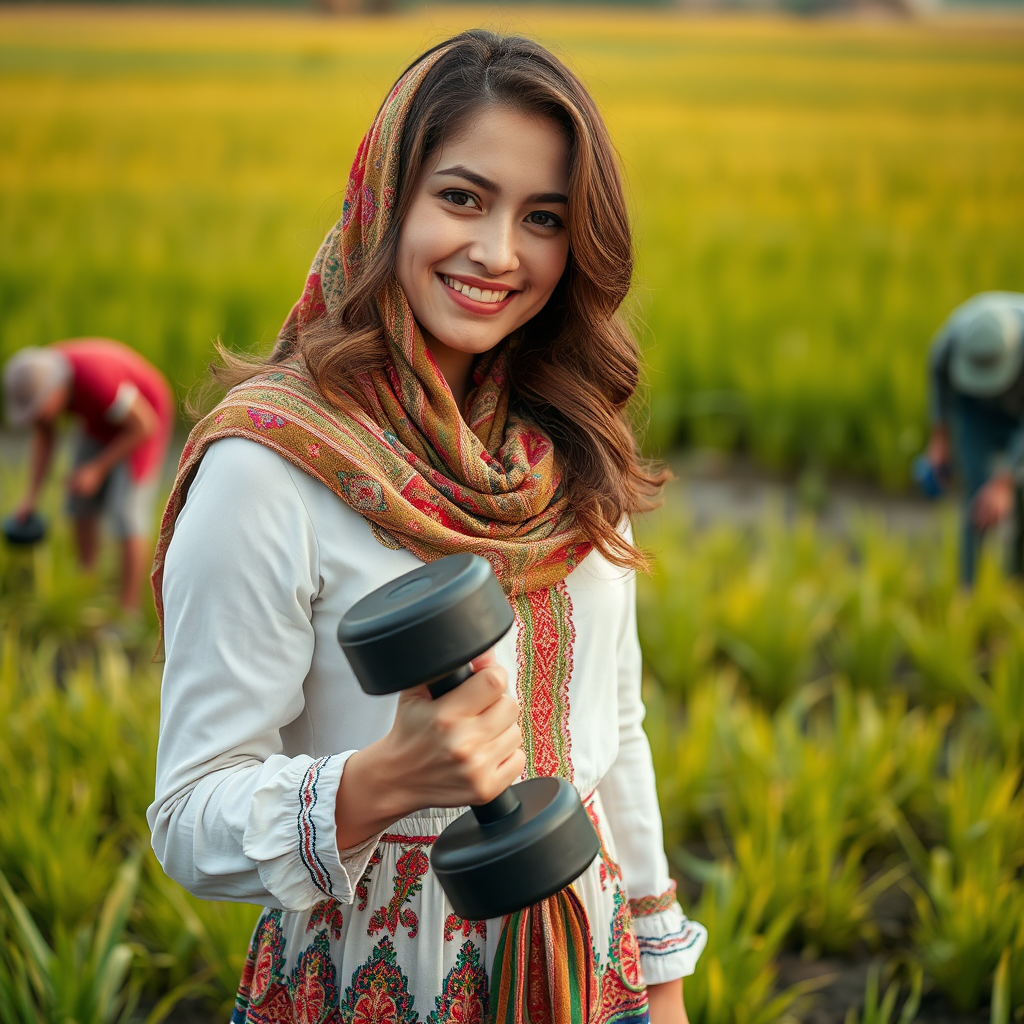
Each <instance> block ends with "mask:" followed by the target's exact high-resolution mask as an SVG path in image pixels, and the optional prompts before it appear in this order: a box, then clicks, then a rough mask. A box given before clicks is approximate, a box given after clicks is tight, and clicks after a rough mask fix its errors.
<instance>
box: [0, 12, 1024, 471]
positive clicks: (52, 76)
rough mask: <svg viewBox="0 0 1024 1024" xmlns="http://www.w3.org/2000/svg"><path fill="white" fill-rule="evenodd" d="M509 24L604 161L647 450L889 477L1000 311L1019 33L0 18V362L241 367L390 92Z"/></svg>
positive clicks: (198, 369)
mask: <svg viewBox="0 0 1024 1024" xmlns="http://www.w3.org/2000/svg"><path fill="white" fill-rule="evenodd" d="M479 23H485V24H489V25H492V26H496V27H498V28H502V29H512V30H517V31H526V32H529V33H532V34H534V35H536V36H538V37H539V38H541V39H542V40H544V41H546V42H548V43H550V44H551V45H553V46H555V47H556V48H557V49H558V50H559V51H560V52H563V53H564V54H565V55H566V56H567V58H568V59H569V60H570V61H571V63H573V64H574V66H575V67H576V68H577V69H578V70H579V72H580V73H581V74H582V76H583V77H584V79H585V80H586V81H587V82H588V84H589V85H590V86H591V88H592V89H593V92H594V94H595V95H596V97H597V99H598V101H599V103H600V104H601V106H602V108H603V110H604V111H605V114H606V116H607V119H608V122H609V125H610V128H611V131H612V133H613V136H614V138H615V140H616V143H617V145H618V147H619V149H620V151H621V153H622V156H623V159H624V162H625V167H626V171H627V175H628V178H629V183H630V191H631V196H632V202H633V205H634V207H635V211H636V223H637V239H638V245H639V274H638V287H637V290H636V294H635V301H634V310H635V312H636V314H637V316H638V318H639V323H640V330H641V334H642V336H643V339H644V343H645V345H646V347H647V350H648V353H649V362H650V380H651V384H652V391H651V432H650V444H651V446H652V447H653V448H656V449H664V448H666V447H667V446H670V445H673V444H676V443H678V442H680V441H695V442H699V443H701V444H711V445H717V446H725V447H734V446H741V447H744V448H745V449H747V450H749V451H750V452H752V453H753V454H754V455H755V456H756V457H757V458H758V459H760V460H762V461H764V462H766V463H768V464H771V465H773V466H801V465H812V466H815V467H820V468H825V469H832V468H843V469H845V470H848V471H850V470H852V471H855V472H859V473H865V474H869V475H871V476H874V477H875V478H877V479H879V480H881V481H883V482H885V483H887V484H890V485H897V484H899V483H901V482H902V481H903V480H904V479H905V471H906V464H907V460H908V457H909V456H910V455H911V454H912V453H913V452H914V451H915V450H916V449H917V448H919V446H920V445H921V443H922V440H923V436H924V434H923V431H924V427H925V421H924V404H923V403H924V379H923V368H922V360H923V356H924V352H925V350H926V347H927V344H928V340H929V338H930V336H931V334H932V333H933V332H934V330H935V329H936V328H937V326H938V325H939V323H940V322H941V320H942V319H943V318H944V316H945V315H946V314H947V313H948V312H949V310H950V309H951V308H952V307H953V306H955V305H956V304H957V303H959V302H961V301H963V300H964V299H965V298H967V297H968V296H969V295H971V294H972V293H974V292H976V291H978V290H981V289H986V288H1007V289H1024V250H1022V249H1021V246H1020V244H1019V240H1020V238H1021V234H1022V231H1024V121H1022V120H1021V118H1020V111H1021V108H1022V103H1024V76H1022V75H1021V73H1020V71H1021V64H1022V61H1024V32H1022V30H1021V27H1020V25H1019V24H1018V23H1014V22H1012V21H1006V22H1002V23H998V22H996V23H993V22H988V23H986V22H977V23H971V22H970V21H966V22H964V21H959V22H937V23H917V24H914V23H908V24H896V25H880V24H874V25H857V24H851V23H836V22H831V23H826V22H820V23H807V22H795V21H794V22H789V21H784V20H776V21H769V20H742V21H741V20H734V19H730V20H718V21H715V20H700V19H692V18H681V17H678V16H676V15H673V14H672V13H671V12H657V11H630V12H616V11H612V10H607V9H605V10H600V11H594V12H586V13H584V12H583V11H581V10H580V9H575V10H573V11H572V12H559V11H557V10H556V11H542V10H536V9H526V10H524V9H520V11H519V12H518V13H517V14H516V15H514V16H513V15H511V14H509V13H507V12H505V13H502V12H501V11H500V9H498V10H495V9H493V8H486V9H475V8H468V7H466V8H448V9H444V8H440V9H431V10H430V11H429V12H428V13H426V14H409V15H402V16H396V17H393V18H389V19H383V20H373V19H366V18H360V19H348V20H326V19H323V18H321V17H317V16H311V15H289V14H282V13H278V14H254V13H249V14H246V13H241V12H239V13H236V14H227V13H224V12H220V13H215V12H208V11H206V12H186V11H182V12H176V13H171V12H167V11H143V12H139V11H129V10H125V11H117V12H111V11H88V10H77V11H72V10H69V9H61V10H60V11H46V10H42V9H34V8H26V9H18V8H8V9H7V10H5V11H4V12H2V13H0V99H2V102H0V355H7V354H10V353H11V352H12V351H14V350H15V349H16V348H17V347H19V346H21V345H24V344H30V343H45V342H47V341H50V340H53V339H56V338H58V337H62V336H69V335H76V334H107V335H112V336H114V337H119V338H123V339H125V340H127V341H128V342H130V343H131V344H133V345H135V346H137V347H138V348H139V349H141V350H142V351H143V352H145V353H146V354H148V355H149V356H151V357H152V358H153V359H154V360H155V361H156V362H157V363H158V364H159V365H160V366H162V367H163V368H164V369H165V370H166V371H167V372H168V374H169V375H170V376H171V378H172V379H173V380H174V382H175V383H176V384H177V385H178V386H179V388H181V389H184V388H186V387H187V386H188V385H190V384H191V383H192V382H193V381H195V380H196V379H197V378H198V377H199V376H201V374H202V372H203V366H204V364H205V362H206V361H207V360H208V359H209V357H210V354H211V345H210V343H211V339H212V338H214V337H216V336H221V337H223V338H224V340H225V341H226V342H228V343H229V344H230V345H234V346H236V347H240V348H247V349H248V348H261V347H262V348H265V347H266V346H268V345H269V344H270V342H271V341H272V339H273V337H274V334H275V332H276V329H277V327H278V326H279V324H280V323H281V321H282V320H283V318H284V316H285V314H286V313H287V311H288V309H289V308H290V306H291V303H292V302H293V301H294V300H295V299H296V297H297V296H298V294H299V291H300V290H301V284H302V280H303V276H304V273H305V271H306V269H307V267H308V264H309V261H310V259H311V257H312V255H313V253H314V251H315V249H316V247H317V245H318V243H319V241H320V239H321V237H322V235H323V233H324V232H325V230H326V229H327V227H329V226H330V224H331V223H332V222H333V220H334V219H335V217H336V216H337V213H338V208H339V205H340V190H341V189H343V187H344V182H345V180H346V176H347V170H348V165H349V162H350V160H351V156H352V154H353V152H354V149H355V145H356V143H357V141H358V139H359V137H360V135H361V133H362V131H363V130H364V129H365V127H366V125H367V123H368V121H369V119H370V117H371V116H372V113H373V110H374V109H375V107H376V105H377V103H378V102H379V100H380V97H381V96H382V95H383V93H384V91H385V89H386V88H387V86H388V84H389V83H390V81H391V80H392V79H393V77H394V76H395V74H396V73H397V72H398V71H399V70H400V69H401V67H402V66H403V63H404V62H406V61H408V60H409V59H410V58H411V57H412V56H413V55H414V54H415V53H416V52H418V51H419V50H420V49H422V48H423V47H424V46H426V45H428V44H430V43H431V42H434V41H437V40H438V39H440V38H443V37H444V36H445V34H447V33H449V32H451V31H453V30H455V29H458V28H462V27H466V26H469V25H473V24H479Z"/></svg>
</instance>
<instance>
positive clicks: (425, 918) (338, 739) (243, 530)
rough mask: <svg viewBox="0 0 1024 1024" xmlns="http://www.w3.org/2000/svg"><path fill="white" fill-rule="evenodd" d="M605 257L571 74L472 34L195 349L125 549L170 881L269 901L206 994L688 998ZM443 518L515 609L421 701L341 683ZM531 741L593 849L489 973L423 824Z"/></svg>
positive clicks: (482, 948) (608, 164) (587, 1012)
mask: <svg viewBox="0 0 1024 1024" xmlns="http://www.w3.org/2000/svg"><path fill="white" fill-rule="evenodd" d="M630 274H631V247H630V236H629V228H628V223H627V218H626V212H625V204H624V201H623V196H622V190H621V185H620V181H619V175H618V170H617V167H616V163H615V159H614V155H613V151H612V147H611V144H610V142H609V140H608V137H607V133H606V130H605V128H604V125H603V124H602V122H601V119H600V116H599V114H598V113H597V111H596V109H595V107H594V104H593V102H592V100H591V99H590V97H589V96H588V95H587V93H586V91H585V90H584V89H583V87H582V86H581V85H580V83H579V82H578V81H577V80H576V79H575V78H574V77H573V76H572V75H571V73H570V72H569V71H568V70H567V69H566V68H565V67H564V66H563V65H562V64H561V63H560V62H558V61H557V60H556V59H555V58H554V57H553V56H552V55H551V54H550V53H548V51H546V50H545V49H543V48H542V47H540V46H539V45H537V44H535V43H533V42H530V41H528V40H523V39H514V38H509V39H501V38H499V37H497V36H494V35H491V34H490V33H486V32H482V31H474V32H467V33H463V34H462V35H460V36H456V37H455V38H454V39H451V40H449V41H448V42H446V43H444V44H442V45H440V46H438V47H436V48H434V49H433V50H430V51H429V52H428V53H426V54H424V55H423V56H422V57H421V58H420V59H419V60H417V61H416V62H415V63H414V64H413V65H412V66H411V67H410V68H409V69H408V70H407V71H406V72H405V74H403V76H402V77H401V78H400V79H399V81H398V83H397V84H396V85H395V87H394V89H393V90H392V91H391V93H390V95H389V96H388V98H387V99H386V100H385V102H384V104H383V105H382V107H381V108H380V110H379V112H378V114H377V117H376V119H375V121H374V123H373V125H372V126H371V128H370V130H369V132H368V133H367V135H366V137H365V138H364V140H363V142H362V144H361V146H360V148H359V152H358V154H357V156H356V160H355V163H354V165H353V169H352V175H351V178H350V181H349V185H348V189H347V192H346V197H345V203H344V207H343V212H342V218H341V221H340V222H339V224H338V225H337V226H336V227H335V228H334V230H333V231H332V232H331V233H330V234H329V235H328V237H327V239H326V240H325V242H324V244H323V245H322V246H321V249H320V251H319V253H318V254H317V257H316V259H315V261H314V263H313V267H312V270H311V272H310V275H309V278H308V280H307V282H306V288H305V290H304V292H303V295H302V297H301V299H300V300H299V302H298V303H297V305H296V306H295V309H294V310H293V311H292V314H291V316H290V317H289V319H288V321H287V322H286V324H285V327H284V329H283V330H282V333H281V336H280V338H279V340H278V344H277V347H276V348H275V351H274V353H273V355H272V356H271V359H270V362H269V364H263V365H260V366H252V365H249V364H246V363H243V362H241V361H239V360H229V365H228V367H227V369H226V370H222V371H221V372H222V376H225V377H226V379H228V381H229V382H230V383H235V384H236V385H238V386H236V387H235V388H234V390H232V391H231V392H230V393H229V394H228V396H227V397H226V399H225V400H224V401H223V402H222V403H221V404H220V405H219V406H218V407H217V408H216V409H214V410H213V412H212V413H210V414H209V415H208V416H207V417H206V418H205V419H204V420H203V421H202V422H201V423H200V424H199V425H198V426H197V427H196V429H195V430H194V431H193V434H192V436H191V438H190V439H189V442H188V445H187V446H186V448H185V451H184V453H183V455H182V464H181V469H180V472H179V478H178V483H177V484H176V487H175V491H174V493H173V494H172V497H171V501H170V503H169V505H168V509H167V513H166V515H165V519H164V530H163V535H162V540H161V547H160V551H159V552H158V556H157V567H156V570H155V573H154V586H155V590H156V594H157V599H158V604H159V603H161V602H162V607H163V611H164V627H165V636H166V652H167V664H166V669H165V673H164V694H163V714H162V722H161V738H160V749H159V755H158V765H157V776H158V777H157V799H156V801H155V802H154V804H153V805H152V807H151V808H150V815H149V818H150V824H151V827H152V829H153V843H154V848H155V849H156V851H157V854H158V856H159V857H160V860H161V863H162V864H163V865H164V868H165V870H167V871H168V873H169V874H170V875H171V876H172V877H174V878H175V879H177V880H178V881H179V882H181V884H183V885H184V886H185V887H186V888H188V889H189V890H190V891H192V892H194V893H196V894H197V895H200V896H204V897H207V898H210V899H232V900H243V901H251V902H255V903H260V904H263V905H264V906H266V907H267V908H268V909H267V910H266V911H265V912H264V914H263V915H262V917H261V919H260V921H259V923H258V925H257V927H256V931H255V934H254V936H253V941H252V945H251V948H250V951H249V959H248V964H247V967H246V971H245V974H244V976H243V979H242V984H241V986H240V990H239V996H238V1000H237V1003H236V1015H235V1016H236V1019H237V1020H239V1021H242V1020H248V1021H292V1020H301V1021H328V1020H331V1021H334V1020H337V1021H360V1022H363V1021H396V1022H402V1024H411V1022H416V1021H429V1022H432V1024H433V1022H441V1021H475V1020H484V1019H486V1018H487V1015H488V1014H491V1015H494V1016H496V1017H497V1019H499V1020H505V1021H510V1022H511V1021H513V1020H516V1021H519V1020H522V1021H526V1020H530V1021H534V1022H538V1024H539V1022H541V1021H551V1022H552V1024H556V1022H557V1024H565V1022H567V1021H569V1020H577V1019H578V1020H581V1021H583V1020H586V1021H593V1022H602V1021H611V1020H616V1021H635V1022H639V1021H646V1020H648V1019H649V1020H651V1021H652V1022H654V1024H678V1022H681V1021H685V1019H686V1018H685V1010H684V1009H683V1001H682V993H681V981H680V979H681V978H682V977H683V976H684V975H686V974H688V973H691V972H692V970H693V966H694V963H695V961H696V958H697V956H698V955H699V953H700V950H701V948H702V947H703V943H704V938H705V935H704V931H703V929H702V928H701V927H700V926H699V925H696V924H694V923H691V922H689V921H687V919H686V917H685V916H684V915H683V913H682V911H681V910H680V908H679V905H678V903H676V901H675V896H674V885H673V884H672V882H671V879H670V877H669V874H668V870H667V864H666V860H665V856H664V853H663V852H662V836H661V824H660V817H659V812H658V806H657V798H656V795H655V790H654V778H653V771H652V766H651V758H650V751H649V748H648V746H647V741H646V738H645V736H644V733H643V731H642V728H641V719H642V715H643V706H642V704H641V701H640V653H639V647H638V644H637V640H636V626H635V609H634V603H635V602H634V581H633V571H634V570H635V569H636V568H638V567H640V566H641V565H642V559H641V556H640V554H639V552H638V551H637V550H636V549H635V548H634V547H633V545H632V541H631V537H630V534H629V530H628V517H629V515H630V514H632V513H634V512H637V511H640V510H642V509H644V508H646V507H649V505H650V503H651V500H652V498H653V497H654V495H655V494H656V493H657V491H658V488H659V486H660V484H661V482H662V477H661V476H660V475H658V474H652V473H651V472H650V471H648V470H647V469H646V468H644V467H643V466H642V465H641V463H640V462H639V460H638V458H637V454H636V448H635V444H634V440H633V436H632V433H631V431H630V429H629V426H628V424H627V422H626V420H625V418H624V413H623V410H624V407H625V404H626V403H627V401H628V400H629V398H630V396H631V395H632V394H633V391H634V389H635V387H636V383H637V373H638V361H637V353H636V348H635V343H634V341H633V339H632V337H631V336H630V335H629V332H628V331H627V330H626V328H625V327H624V326H623V324H622V323H621V321H620V320H619V318H618V316H617V314H616V310H617V309H618V307H619V305H620V304H621V302H622V300H623V298H624V297H625V295H626V292H627V289H628V286H629V281H630ZM253 442H257V443H253ZM339 499H341V500H339ZM455 551H474V552H477V553H479V554H482V555H484V556H485V557H487V558H488V560H489V561H490V562H491V565H492V566H493V568H494V570H495V572H496V574H497V576H498V579H499V580H500V582H501V583H502V585H503V587H504V588H505V591H506V593H507V594H508V595H509V599H510V601H511V602H512V604H513V607H514V609H515V612H516V620H517V622H516V628H514V629H513V630H512V631H510V633H509V634H508V635H507V636H506V637H505V638H504V639H503V640H502V641H501V642H500V643H499V644H498V645H497V647H496V648H495V650H494V651H493V652H490V653H489V654H487V655H485V656H484V657H482V658H480V659H477V661H476V662H475V663H474V670H475V674H474V675H473V676H471V677H470V679H469V680H467V681H466V682H465V683H464V684H463V685H462V686H461V687H459V688H458V689H457V690H455V691H452V692H451V693H449V694H446V695H445V696H444V697H441V698H439V699H438V700H436V701H431V700H430V699H429V695H428V694H427V693H426V692H425V691H423V690H422V689H421V690H414V691H410V692H406V693H403V694H401V695H400V696H397V697H394V698H378V697H368V696H366V695H364V694H363V693H362V691H361V690H360V689H359V687H358V685H357V684H356V682H355V679H354V677H353V675H352V673H351V670H350V669H349V667H348V665H347V663H346V662H345V659H344V657H343V655H342V653H341V651H340V649H339V647H338V644H337V642H336V640H335V629H336V627H337V623H338V620H339V618H340V617H341V615H342V614H343V613H344V611H345V610H346V609H347V608H348V607H349V606H351V605H352V604H353V603H354V602H355V601H356V600H358V599H359V598H360V597H362V596H363V595H365V594H366V593H368V592H369V591H370V590H373V589H375V588H376V587H378V586H380V585H381V584H382V583H384V582H386V581H388V580H390V579H393V578H394V577H396V576H398V575H400V574H401V573H403V572H406V571H408V570H409V569H411V568H414V567H415V566H416V565H418V564H420V563H421V561H425V560H431V559H434V558H438V557H441V556H443V555H445V554H449V553H452V552H455ZM164 555H165V557H164ZM513 687H514V690H513ZM511 692H515V693H516V695H517V697H518V703H517V702H516V700H514V699H513V698H512V696H511ZM556 774H557V775H561V776H562V777H564V778H567V779H569V780H571V781H573V782H574V783H575V785H576V786H577V788H578V789H579V791H580V794H581V796H583V798H584V801H585V804H586V806H587V808H588V810H589V812H590V815H591V818H592V820H593V821H594V824H595V826H596V827H597V829H598V831H599V834H600V835H601V838H602V847H603V848H602V853H601V856H600V857H599V858H598V859H597V860H595V862H594V863H593V864H592V865H591V867H590V868H589V869H588V870H587V872H586V873H585V874H584V875H583V876H582V877H581V878H580V879H579V880H578V881H577V882H576V883H575V884H574V892H575V893H576V894H577V895H578V897H579V901H580V902H581V904H582V906H583V908H585V911H586V914H585V919H584V920H583V922H582V930H581V932H580V934H579V935H576V936H575V940H574V941H573V942H572V943H570V944H568V945H567V943H566V941H565V939H564V937H562V938H559V937H558V936H556V935H554V934H553V933H552V932H551V931H550V930H545V929H544V928H540V926H538V927H539V928H540V930H539V931H538V932H537V933H536V934H533V933H530V932H529V929H527V930H526V931H527V932H528V934H527V935H526V939H525V940H524V941H525V942H526V945H527V947H528V948H525V947H524V948H521V949H519V950H518V952H517V954H516V955H521V956H522V958H523V961H522V962H523V964H525V965H526V966H525V967H524V968H523V969H522V970H520V969H518V968H517V966H516V963H515V962H514V961H515V957H514V956H512V957H511V958H510V957H509V956H508V955H506V956H505V957H504V958H503V959H502V961H501V962H500V963H495V951H496V949H498V948H499V946H501V948H502V949H503V950H505V952H506V954H507V953H508V951H509V949H511V946H510V944H509V943H505V944H502V942H501V939H502V934H503V930H504V931H505V933H506V935H507V934H508V928H509V921H508V920H507V919H506V921H504V922H502V921H488V922H474V921H464V920H461V919H459V918H457V917H456V916H455V915H454V914H453V913H452V912H451V907H450V906H449V905H448V904H447V903H446V901H445V897H444V893H443V892H442V890H441V888H440V886H439V884H438V883H437V881H436V879H435V878H434V877H433V875H432V874H431V873H430V871H429V863H428V859H427V853H428V852H429V845H430V843H431V842H432V840H433V838H434V837H436V836H437V834H438V833H439V832H440V831H441V830H442V829H443V828H444V827H445V826H446V825H447V824H448V823H450V822H451V821H453V820H454V819H455V818H456V817H457V816H458V814H459V813H460V812H461V811H462V810H463V809H464V807H465V805H466V804H471V803H480V802H483V801H485V800H488V799H491V798H492V797H493V796H495V795H496V794H497V793H498V792H500V791H501V790H502V789H504V788H505V787H506V786H508V785H509V784H510V783H512V782H514V781H515V780H516V779H517V778H519V777H520V776H521V775H525V776H527V777H532V776H535V775H556ZM538 920H539V917H538ZM531 938H532V944H531ZM488 1006H489V1009H488ZM648 1013H649V1014H650V1016H648Z"/></svg>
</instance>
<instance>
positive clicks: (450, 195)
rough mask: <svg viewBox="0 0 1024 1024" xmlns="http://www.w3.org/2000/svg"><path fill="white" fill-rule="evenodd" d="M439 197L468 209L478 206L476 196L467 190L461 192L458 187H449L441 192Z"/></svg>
mask: <svg viewBox="0 0 1024 1024" xmlns="http://www.w3.org/2000/svg"><path fill="white" fill-rule="evenodd" d="M441 198H442V199H443V200H445V202H448V203H451V204H452V206H463V207H466V208H468V209H475V208H477V207H478V206H479V204H478V203H477V201H476V196H474V195H472V194H471V193H469V192H463V191H462V189H459V188H450V189H447V190H445V191H444V192H442V193H441Z"/></svg>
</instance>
